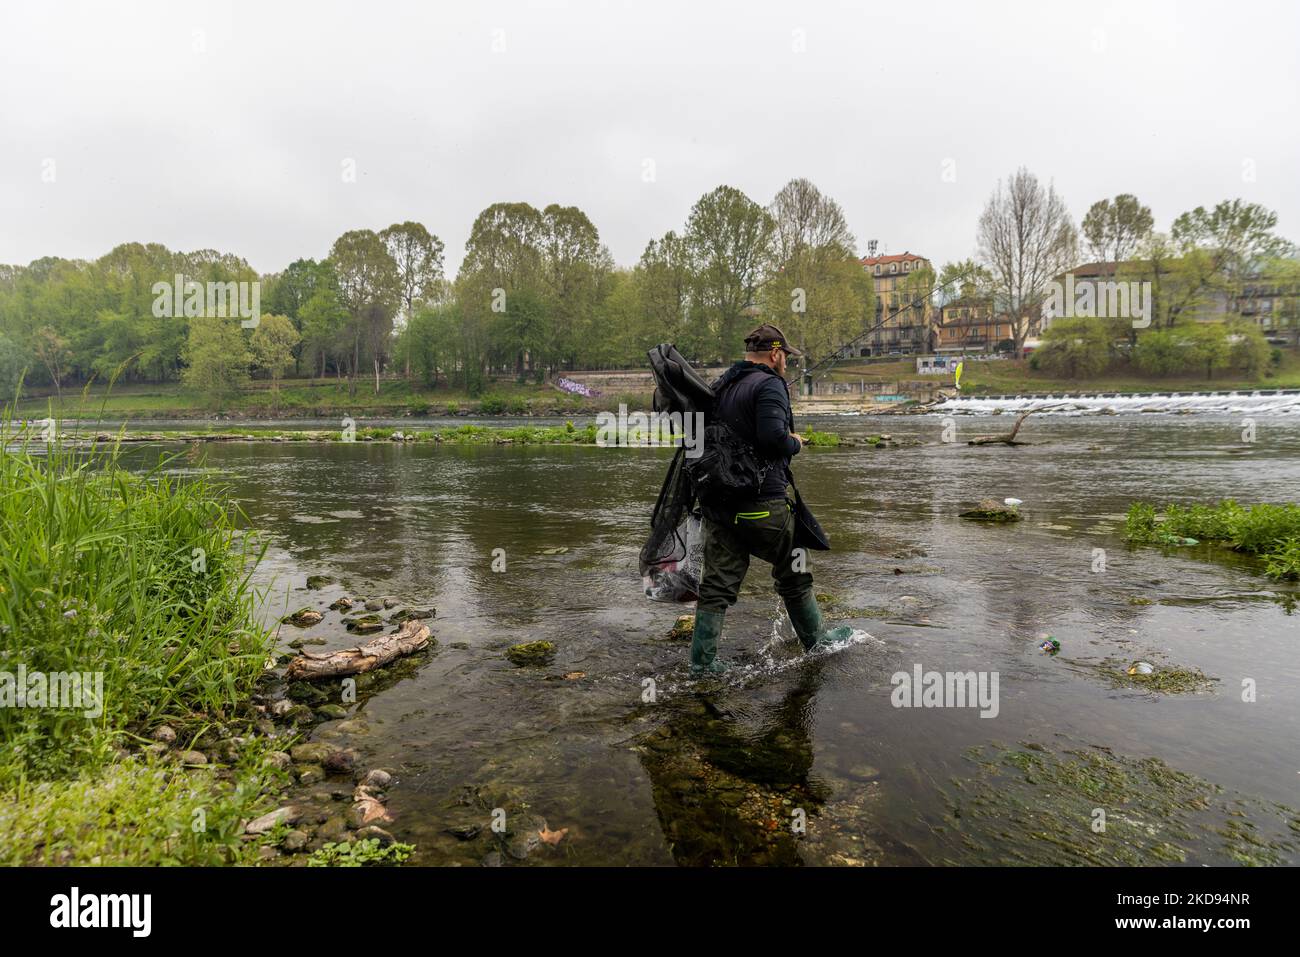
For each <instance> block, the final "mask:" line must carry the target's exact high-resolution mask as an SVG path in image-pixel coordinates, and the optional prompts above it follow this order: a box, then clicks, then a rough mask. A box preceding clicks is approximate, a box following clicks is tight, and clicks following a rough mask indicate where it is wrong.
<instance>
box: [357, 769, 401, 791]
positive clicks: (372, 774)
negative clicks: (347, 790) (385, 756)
mask: <svg viewBox="0 0 1300 957" xmlns="http://www.w3.org/2000/svg"><path fill="white" fill-rule="evenodd" d="M358 783H359V784H360V785H361V786H362V787H366V788H378V789H379V790H381V791H382V790H383V789H384V788H386V787H388V786H389V785H390V784H392V783H393V776H392V775H391V774H389V773H388V772H387V771H385V770H383V769H382V768H372V769H371V770H369V771H367V772H365V774H363V775H362V776H361V780H360V781H359V782H358Z"/></svg>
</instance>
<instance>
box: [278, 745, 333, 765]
mask: <svg viewBox="0 0 1300 957" xmlns="http://www.w3.org/2000/svg"><path fill="white" fill-rule="evenodd" d="M333 752H334V749H333V748H331V747H330V746H329V745H328V744H321V743H320V742H319V741H312V742H308V743H306V744H295V745H294V746H293V747H292V748H290V749H289V755H290V757H292V758H293V760H294V761H295V762H297V763H298V764H323V763H324V762H325V761H326V759H328V758H329V756H330V755H331V754H332V753H333Z"/></svg>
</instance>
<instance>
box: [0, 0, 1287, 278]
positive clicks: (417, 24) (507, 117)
mask: <svg viewBox="0 0 1300 957" xmlns="http://www.w3.org/2000/svg"><path fill="white" fill-rule="evenodd" d="M496 31H501V32H496ZM796 31H802V34H799V33H796ZM800 36H802V37H803V42H804V45H805V49H804V50H803V52H797V51H796V50H795V47H796V45H797V44H798V40H799V37H800ZM502 40H504V46H505V49H504V51H502V52H493V44H494V41H496V42H498V43H500V42H501V41H502ZM1297 50H1300V4H1298V3H1296V2H1294V0H1276V2H1262V0H1244V2H1236V3H1232V4H1230V5H1229V4H1222V3H1177V4H1175V3H1174V2H1172V0H1149V2H1148V0H1130V2H1127V3H1115V4H1107V3H1077V4H1065V3H1055V2H1047V0H1040V2H1024V3H1019V2H1017V3H1012V2H998V3H993V2H987V3H977V2H971V0H967V2H964V3H927V2H906V3H904V2H895V3H889V4H885V3H869V4H868V3H814V2H804V3H792V4H778V3H768V2H753V0H751V2H737V3H719V2H708V0H695V2H687V3H677V2H669V0H641V2H637V3H607V4H596V3H590V4H588V3H579V2H571V3H570V2H561V0H550V2H537V0H534V2H530V3H506V2H487V3H480V2H469V0H464V2H461V3H457V4H455V5H452V4H448V3H434V2H426V3H419V4H417V3H398V2H381V0H372V2H368V3H362V2H335V3H322V2H289V0H261V2H252V3H245V2H236V3H223V2H211V3H190V2H173V3H147V2H140V3H131V2H126V0H116V2H113V3H98V4H76V3H66V2H58V0H5V2H4V3H3V5H2V6H0V262H11V263H27V262H30V261H31V260H32V259H34V258H37V257H39V256H43V255H60V256H66V257H81V258H94V257H97V256H100V255H102V254H104V253H106V252H107V251H108V250H109V249H111V248H112V247H113V246H114V245H116V244H118V243H121V242H127V241H140V242H149V241H154V242H161V243H163V244H165V245H167V246H169V247H171V248H172V249H180V250H187V251H188V250H193V249H199V248H207V247H211V248H215V249H219V250H222V251H225V252H233V253H236V254H239V255H242V256H244V257H245V258H246V259H248V261H249V262H250V263H251V264H252V265H253V266H254V267H255V268H257V269H259V270H261V271H272V270H278V269H282V268H283V267H284V266H285V265H287V264H288V263H289V262H290V261H292V260H293V259H296V258H298V257H300V256H310V257H321V256H324V255H325V254H326V253H327V251H328V249H329V247H330V245H331V243H332V242H333V240H334V239H335V237H337V236H338V235H339V234H340V233H342V232H344V231H346V230H348V229H355V228H361V227H369V228H374V229H379V228H382V227H384V226H386V225H388V224H389V223H391V222H394V221H402V220H407V219H415V220H419V221H421V222H423V223H424V224H425V225H426V226H428V228H429V229H430V230H432V231H433V232H435V233H437V234H438V235H440V236H441V237H442V238H443V240H444V241H445V242H446V244H447V266H448V273H449V274H450V275H454V273H455V269H456V267H457V266H458V265H459V263H460V260H461V257H462V247H463V244H464V241H465V239H466V237H467V236H468V234H469V229H470V225H471V223H472V222H473V220H474V217H475V216H476V215H477V214H478V212H479V211H480V210H481V209H483V208H484V207H485V206H487V205H488V204H490V203H492V202H496V201H527V202H530V203H532V204H534V205H535V206H538V207H539V208H540V207H542V206H545V205H546V204H548V203H551V202H559V203H562V204H565V205H576V206H579V207H581V208H582V209H583V210H584V211H586V213H587V214H588V215H589V216H590V217H591V219H592V221H593V222H594V223H595V224H596V226H597V228H598V229H599V230H600V233H601V237H602V239H603V240H604V242H605V243H606V244H607V245H608V246H609V248H610V250H611V252H612V253H613V255H614V258H615V259H616V260H617V261H618V262H619V263H620V264H623V265H631V264H633V263H635V261H636V260H637V258H638V257H639V256H640V254H641V251H642V249H643V248H644V246H645V244H646V241H647V240H649V239H650V238H652V237H658V236H660V235H662V234H663V233H664V232H665V231H666V230H668V229H672V228H680V226H681V225H682V223H684V221H685V219H686V216H687V213H688V211H689V209H690V207H691V204H692V203H694V202H695V200H696V199H698V198H699V197H700V195H701V194H703V193H704V192H706V191H708V190H710V189H712V188H714V187H715V186H717V185H719V184H722V183H727V184H730V185H732V186H735V187H738V188H740V189H742V190H744V191H745V192H746V193H747V194H748V195H749V196H750V197H751V198H752V199H754V200H756V201H758V202H760V203H763V204H766V203H768V202H769V201H770V200H771V198H772V196H773V195H774V194H775V192H776V191H777V190H778V189H779V188H780V187H781V186H782V184H784V183H785V182H786V181H787V180H789V179H790V178H792V177H796V176H806V177H808V178H809V179H811V180H812V181H813V182H814V183H816V184H817V185H818V186H819V187H820V188H821V189H822V190H823V191H825V192H827V193H829V194H830V195H831V196H833V197H834V198H835V199H837V200H838V201H839V202H840V203H841V204H842V205H843V207H844V209H845V212H846V214H847V216H848V219H849V224H850V226H851V227H852V229H853V231H854V234H855V235H856V236H857V239H858V246H859V252H860V253H864V252H865V250H866V244H867V240H868V239H873V238H874V239H878V240H879V241H880V243H881V245H882V248H883V249H885V250H887V251H888V252H895V253H898V252H902V251H904V250H905V249H907V250H911V251H912V252H914V253H920V254H922V255H926V256H928V257H930V258H931V259H933V260H934V261H935V262H936V263H937V264H941V263H943V262H944V261H947V260H950V259H955V258H959V257H964V256H967V255H971V254H972V253H973V252H974V247H975V223H976V219H977V217H978V215H979V212H980V209H981V208H982V206H983V204H984V201H985V200H986V198H987V197H988V194H989V192H990V191H991V190H992V189H993V187H994V185H995V183H996V181H997V179H998V178H999V177H1005V176H1006V175H1007V174H1008V173H1010V172H1011V171H1012V170H1014V169H1015V168H1016V167H1017V166H1020V165H1022V164H1023V165H1026V166H1028V167H1029V168H1030V169H1031V170H1032V171H1034V172H1035V173H1037V174H1038V175H1039V176H1040V177H1041V178H1042V179H1044V180H1048V179H1050V180H1052V181H1054V183H1055V185H1056V187H1057V189H1058V190H1059V191H1060V192H1061V193H1062V195H1063V196H1064V197H1065V200H1066V202H1067V203H1068V204H1069V206H1070V209H1071V210H1072V211H1073V213H1074V215H1075V217H1076V220H1077V219H1079V218H1081V217H1082V216H1083V214H1084V212H1085V211H1086V210H1087V208H1088V206H1089V205H1090V204H1091V203H1092V202H1093V201H1095V200H1097V199H1100V198H1103V197H1108V196H1113V195H1114V194H1116V193H1119V192H1133V193H1136V194H1137V195H1138V196H1139V198H1141V199H1142V200H1143V201H1144V202H1145V203H1147V204H1148V205H1150V206H1151V208H1152V211H1153V212H1154V214H1155V217H1156V223H1157V227H1158V228H1162V229H1166V228H1168V225H1169V222H1170V220H1171V219H1172V218H1173V217H1174V216H1176V215H1177V214H1178V213H1180V212H1183V211H1185V210H1187V209H1190V208H1192V207H1194V206H1197V205H1206V206H1210V205H1213V204H1214V203H1215V202H1218V201H1219V200H1222V199H1228V198H1234V197H1237V196H1241V197H1243V198H1245V199H1247V200H1250V201H1254V202H1259V203H1262V204H1264V205H1265V206H1268V207H1270V208H1272V209H1274V210H1276V211H1277V212H1278V214H1279V216H1280V223H1279V231H1280V232H1281V233H1282V234H1283V235H1285V236H1287V237H1288V238H1290V239H1292V240H1296V241H1300V176H1298V175H1297V173H1298V172H1300V123H1298V120H1300V110H1298V109H1297V100H1298V99H1300V67H1298V66H1297V60H1298V59H1300V57H1298V54H1297ZM348 158H351V159H353V160H355V163H356V170H357V175H356V182H354V183H345V182H343V177H342V175H341V170H342V164H343V162H344V160H346V159H348ZM647 159H649V160H652V161H653V162H654V168H655V170H654V171H655V180H654V182H645V181H643V169H644V161H645V160H647ZM50 160H52V161H53V174H54V182H52V183H51V182H45V181H43V179H42V174H43V171H48V170H49V169H50V167H49V161H50ZM947 160H951V161H952V162H953V164H955V165H949V166H948V167H946V168H948V169H955V182H948V181H945V179H944V176H943V173H944V170H945V161H947Z"/></svg>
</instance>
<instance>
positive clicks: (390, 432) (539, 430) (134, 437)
mask: <svg viewBox="0 0 1300 957" xmlns="http://www.w3.org/2000/svg"><path fill="white" fill-rule="evenodd" d="M39 429H40V426H35V427H34V430H35V432H39ZM59 434H60V438H62V439H66V440H70V441H81V442H91V443H96V444H100V443H121V444H128V445H129V444H141V443H151V442H187V443H191V444H201V443H208V442H277V443H279V442H295V443H330V442H344V443H347V442H398V443H407V442H417V443H423V444H434V445H585V446H593V447H609V448H653V447H656V446H658V445H667V444H670V443H667V442H658V441H655V440H653V439H649V438H646V439H643V438H642V437H641V436H640V435H637V434H633V435H632V436H631V438H629V433H628V432H626V431H625V432H620V433H618V435H617V436H616V439H615V441H610V436H609V435H607V434H605V433H604V432H603V431H602V428H601V427H600V426H598V425H595V424H589V425H585V426H581V427H579V426H576V425H574V424H573V422H565V424H564V425H557V426H546V425H468V424H467V425H459V426H447V427H445V428H441V429H399V428H395V427H360V428H352V429H349V430H342V429H340V430H334V429H267V428H252V429H229V428H212V429H206V430H198V429H186V428H180V427H178V428H176V429H150V430H140V431H131V430H129V429H127V428H125V427H124V428H121V429H119V430H118V431H115V432H110V431H105V430H102V429H98V430H93V431H82V430H79V429H66V430H60V433H59ZM802 434H803V437H804V444H805V445H807V446H810V447H813V448H839V447H845V448H849V447H867V448H888V447H890V446H895V445H898V444H899V440H897V439H895V438H894V437H893V436H891V435H887V434H871V435H865V436H858V435H854V436H842V435H839V434H838V433H835V432H819V431H817V430H815V429H808V430H806V431H804V432H803V433H802Z"/></svg>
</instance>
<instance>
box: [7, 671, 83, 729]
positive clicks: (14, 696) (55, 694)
mask: <svg viewBox="0 0 1300 957" xmlns="http://www.w3.org/2000/svg"><path fill="white" fill-rule="evenodd" d="M0 708H49V709H52V710H63V711H80V712H81V713H82V715H83V716H85V717H87V718H98V717H99V716H100V715H102V714H103V713H104V672H102V671H51V672H45V671H28V670H27V666H26V665H19V666H18V672H17V673H16V674H15V673H14V672H11V671H0Z"/></svg>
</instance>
